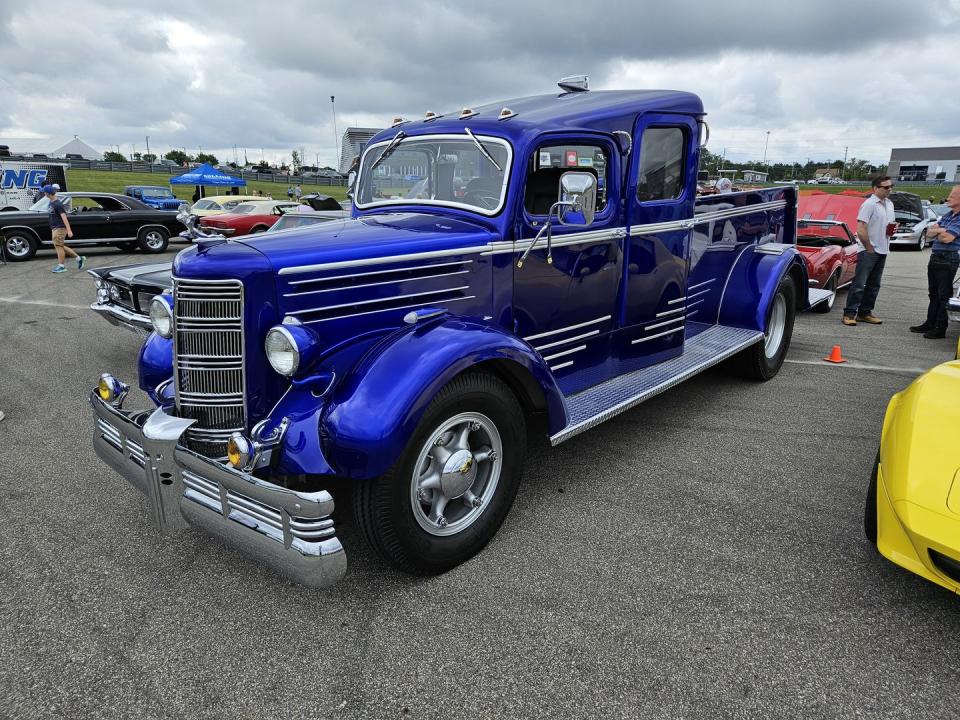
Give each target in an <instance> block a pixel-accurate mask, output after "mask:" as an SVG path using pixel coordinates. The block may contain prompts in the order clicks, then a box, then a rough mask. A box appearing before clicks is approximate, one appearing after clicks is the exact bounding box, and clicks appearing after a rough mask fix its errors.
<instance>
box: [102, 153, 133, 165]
mask: <svg viewBox="0 0 960 720" xmlns="http://www.w3.org/2000/svg"><path fill="white" fill-rule="evenodd" d="M103 160H104V162H129V161H128V160H127V159H126V158H125V157H124V156H123V155H121V154H120V153H118V152H117V151H116V150H107V151H106V152H105V153H104V154H103Z"/></svg>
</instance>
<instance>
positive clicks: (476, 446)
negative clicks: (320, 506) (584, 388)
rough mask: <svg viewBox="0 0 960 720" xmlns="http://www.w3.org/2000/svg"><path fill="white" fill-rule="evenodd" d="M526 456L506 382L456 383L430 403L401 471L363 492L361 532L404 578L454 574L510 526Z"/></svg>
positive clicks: (474, 376)
mask: <svg viewBox="0 0 960 720" xmlns="http://www.w3.org/2000/svg"><path fill="white" fill-rule="evenodd" d="M525 452H526V425H525V420H524V415H523V411H522V410H521V408H520V406H519V404H518V403H517V401H516V398H515V397H514V395H513V393H512V392H511V391H510V389H509V388H508V387H507V386H506V385H505V384H504V383H503V381H501V380H500V379H499V378H497V377H494V376H493V375H489V374H486V373H469V374H466V375H462V376H460V377H457V378H455V379H454V380H453V381H452V382H451V383H450V384H448V385H447V386H446V387H444V388H443V390H441V391H440V393H439V394H438V395H437V397H436V398H435V399H434V400H433V402H431V404H430V406H429V407H428V408H427V410H426V412H425V413H424V416H423V418H422V419H421V420H420V422H419V424H418V425H417V428H416V430H415V431H414V433H413V436H412V437H411V440H410V442H409V444H408V445H407V448H406V449H405V450H404V452H403V454H402V455H401V457H400V459H399V460H398V461H397V463H396V464H395V465H394V467H393V468H392V469H391V470H390V471H389V472H387V473H386V474H385V475H383V476H382V477H380V478H378V479H376V480H372V481H368V482H365V483H363V484H361V485H360V486H359V487H358V488H357V492H356V495H355V499H354V512H355V515H356V519H357V524H358V526H359V527H360V528H361V530H362V532H363V534H364V535H365V537H366V539H367V541H368V542H369V543H370V545H371V546H373V548H374V549H375V550H376V551H377V552H378V553H379V554H380V555H381V556H383V557H384V558H385V559H386V560H387V561H388V562H390V563H391V564H393V565H394V566H395V567H397V568H399V569H400V570H403V571H405V572H410V573H417V574H434V573H441V572H444V571H446V570H449V569H450V568H453V567H455V566H457V565H459V564H460V563H462V562H464V561H465V560H468V559H469V558H471V557H473V556H474V555H475V554H476V553H478V552H479V551H480V550H481V549H482V548H483V547H484V546H485V545H486V544H487V542H489V540H490V538H492V537H493V535H494V534H495V533H496V532H497V530H498V529H499V527H500V525H501V524H502V523H503V520H504V518H505V517H506V515H507V512H508V511H509V510H510V507H511V505H512V504H513V500H514V497H515V496H516V493H517V488H518V487H519V484H520V477H521V473H522V470H523V458H524V455H525Z"/></svg>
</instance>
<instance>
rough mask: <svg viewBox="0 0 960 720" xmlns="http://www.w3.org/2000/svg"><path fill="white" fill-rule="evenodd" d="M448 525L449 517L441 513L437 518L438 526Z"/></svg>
mask: <svg viewBox="0 0 960 720" xmlns="http://www.w3.org/2000/svg"><path fill="white" fill-rule="evenodd" d="M446 526H447V519H446V518H445V517H444V516H443V515H441V516H440V517H438V518H437V527H441V528H445V527H446Z"/></svg>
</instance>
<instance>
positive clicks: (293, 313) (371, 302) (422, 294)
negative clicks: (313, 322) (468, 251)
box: [287, 285, 470, 317]
mask: <svg viewBox="0 0 960 720" xmlns="http://www.w3.org/2000/svg"><path fill="white" fill-rule="evenodd" d="M469 289H470V286H469V285H461V286H459V287H452V288H441V289H439V290H427V291H426V292H419V293H410V294H409V295H393V296H392V297H388V298H376V299H374V300H357V301H356V302H350V303H342V304H340V305H325V306H323V307H318V308H310V309H308V310H293V311H291V312H289V313H287V314H288V315H291V316H293V317H297V316H298V315H306V314H307V313H314V312H323V311H324V310H339V309H340V308H348V307H357V306H359V305H375V304H376V303H382V302H390V301H391V300H405V299H407V298H416V297H426V296H427V295H439V294H440V293H445V292H456V291H457V290H469ZM385 309H386V310H393V309H394V308H385Z"/></svg>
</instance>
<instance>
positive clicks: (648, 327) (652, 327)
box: [643, 317, 683, 330]
mask: <svg viewBox="0 0 960 720" xmlns="http://www.w3.org/2000/svg"><path fill="white" fill-rule="evenodd" d="M676 322H681V323H682V322H683V318H682V317H675V318H670V319H669V320H664V321H663V322H659V323H654V324H653V325H646V326H645V327H644V328H643V329H644V330H655V329H656V328H658V327H666V326H667V325H672V324H673V323H676Z"/></svg>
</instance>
